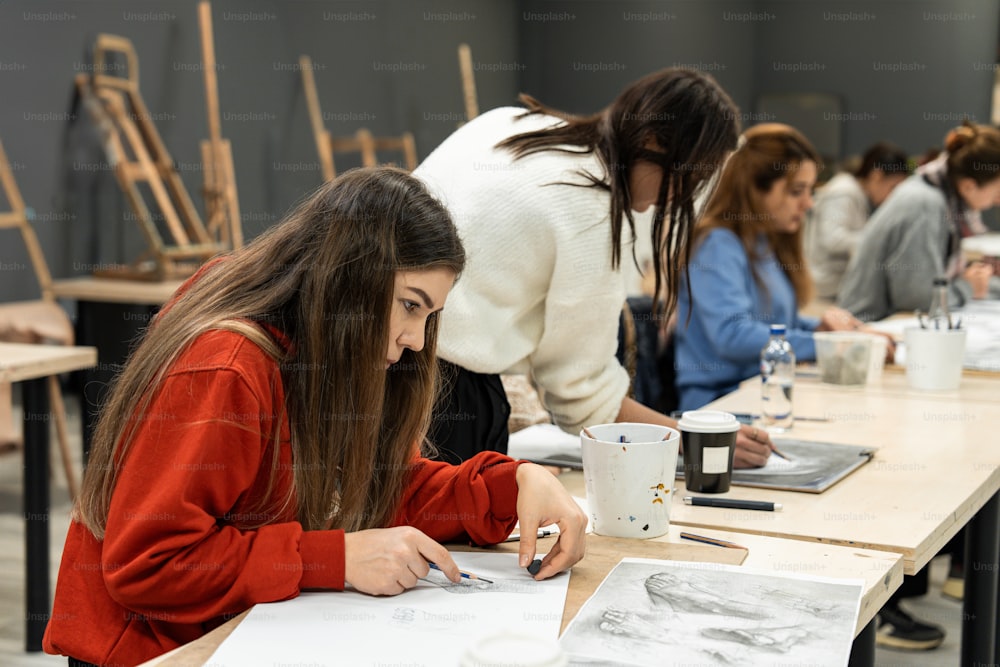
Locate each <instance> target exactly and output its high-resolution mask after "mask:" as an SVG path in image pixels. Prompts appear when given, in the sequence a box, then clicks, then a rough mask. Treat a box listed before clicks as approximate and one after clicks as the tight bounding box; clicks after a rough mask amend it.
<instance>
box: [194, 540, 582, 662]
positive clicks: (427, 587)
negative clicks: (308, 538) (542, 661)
mask: <svg viewBox="0 0 1000 667" xmlns="http://www.w3.org/2000/svg"><path fill="white" fill-rule="evenodd" d="M452 557H453V558H454V559H455V562H456V563H457V564H458V566H459V568H461V569H463V570H466V571H468V572H474V573H475V574H477V575H480V576H482V577H486V578H487V579H491V580H493V582H494V583H493V584H492V585H489V584H484V583H482V582H472V583H466V582H465V581H463V583H461V584H453V583H451V582H450V581H448V579H447V578H446V577H445V576H444V575H442V574H441V573H440V572H437V571H434V570H431V572H430V574H429V575H428V576H427V578H426V579H425V580H423V581H421V582H420V583H419V584H418V585H417V587H416V588H413V589H410V590H408V591H406V592H404V593H402V594H400V595H396V596H393V597H374V596H370V595H364V594H362V593H358V592H356V591H352V590H348V591H343V592H329V593H303V594H302V595H300V596H299V597H297V598H295V599H293V600H287V601H285V602H276V603H271V604H259V605H257V606H256V607H254V608H253V610H251V612H250V613H249V614H248V615H247V617H246V618H245V619H243V622H242V623H240V625H239V626H238V627H237V628H236V629H235V630H233V633H232V634H231V635H230V636H229V637H228V638H227V639H226V640H225V641H224V642H223V643H222V645H221V646H219V648H218V650H216V652H215V654H214V655H213V656H212V658H211V660H209V662H208V664H210V665H212V666H213V667H222V666H224V665H225V666H230V665H231V666H232V667H245V666H246V665H282V664H287V665H309V666H310V667H319V666H321V665H322V666H325V665H330V666H333V665H357V666H361V665H379V664H382V665H390V664H392V665H397V664H398V665H407V666H411V665H412V666H416V665H428V666H434V667H437V666H439V665H458V664H459V661H460V660H461V657H462V655H463V653H464V652H465V650H466V648H467V647H468V646H469V645H470V644H471V643H472V642H474V641H476V639H477V638H479V637H481V636H483V635H485V634H488V633H491V632H494V631H497V630H501V629H504V628H512V629H516V630H518V631H521V632H527V633H531V634H536V635H538V636H541V637H545V638H548V639H550V640H555V639H556V637H558V636H559V626H560V624H561V622H562V615H563V607H564V606H565V603H566V591H567V589H568V587H569V573H564V574H561V575H558V576H556V577H553V578H552V579H547V580H545V581H535V580H534V579H532V578H531V575H529V574H528V573H527V572H526V571H525V569H524V568H521V567H518V565H517V554H510V553H463V552H452ZM539 557H541V555H539Z"/></svg>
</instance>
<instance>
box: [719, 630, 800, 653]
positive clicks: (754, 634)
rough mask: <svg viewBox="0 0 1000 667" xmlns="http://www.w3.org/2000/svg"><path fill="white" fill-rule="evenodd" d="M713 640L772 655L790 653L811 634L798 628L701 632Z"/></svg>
mask: <svg viewBox="0 0 1000 667" xmlns="http://www.w3.org/2000/svg"><path fill="white" fill-rule="evenodd" d="M701 634H703V635H704V636H706V637H709V638H711V639H721V640H722V641H728V642H735V643H737V644H743V645H744V646H748V647H751V646H752V647H754V648H758V649H761V650H764V651H769V652H771V653H788V651H789V650H791V649H792V648H794V647H795V646H797V645H798V644H800V643H802V641H803V640H805V639H808V638H809V632H807V631H806V630H803V629H802V628H798V627H783V628H705V629H703V630H702V631H701Z"/></svg>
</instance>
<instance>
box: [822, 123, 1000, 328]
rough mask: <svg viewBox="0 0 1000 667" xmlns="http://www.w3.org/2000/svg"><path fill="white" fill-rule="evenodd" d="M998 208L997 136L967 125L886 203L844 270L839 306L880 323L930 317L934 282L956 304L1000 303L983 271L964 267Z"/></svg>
mask: <svg viewBox="0 0 1000 667" xmlns="http://www.w3.org/2000/svg"><path fill="white" fill-rule="evenodd" d="M998 204H1000V130H997V129H996V128H993V127H990V126H987V125H975V124H972V123H969V122H966V123H965V124H964V125H962V126H961V127H958V128H956V129H954V130H952V131H951V132H950V133H949V134H948V136H947V138H946V139H945V152H944V153H942V154H941V155H940V156H939V157H938V158H937V159H936V160H934V161H933V162H930V163H928V164H926V165H924V166H923V167H921V168H920V169H919V170H918V171H917V173H916V174H914V175H913V176H911V177H909V178H908V179H906V181H904V182H903V183H902V185H900V186H899V187H897V188H896V189H895V190H893V192H892V194H890V195H889V197H888V199H886V201H885V203H883V204H882V206H880V207H879V208H878V210H877V211H875V214H874V215H872V217H871V219H870V220H869V222H868V224H867V225H866V226H865V230H864V233H863V234H862V237H861V241H860V243H859V244H858V249H857V251H856V252H855V253H854V255H853V257H852V258H851V261H850V263H849V264H848V266H847V272H846V273H845V275H844V280H843V282H842V283H841V286H840V293H839V295H838V298H837V302H838V305H840V306H841V307H842V308H844V309H846V310H849V311H850V312H851V313H853V314H854V315H855V316H857V317H858V318H860V319H862V320H865V321H870V320H880V319H882V318H884V317H887V316H889V315H891V314H893V313H895V312H897V311H912V310H923V309H926V308H927V306H928V304H930V301H931V293H932V287H933V281H934V278H938V277H944V278H947V279H948V280H949V282H950V283H951V286H952V288H951V292H952V301H953V303H954V304H955V305H961V304H963V303H965V302H966V301H968V300H969V299H983V298H997V297H1000V280H998V279H997V278H995V277H993V276H992V275H991V272H990V271H989V269H988V268H986V267H985V265H982V264H976V263H973V264H972V265H966V264H965V263H964V262H963V261H962V255H961V241H962V239H963V238H964V237H966V236H972V235H974V234H982V233H983V232H985V231H986V228H985V226H984V225H983V223H982V220H981V219H980V212H981V211H984V210H986V209H988V208H991V207H993V206H997V205H998Z"/></svg>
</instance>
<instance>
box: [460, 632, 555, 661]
mask: <svg viewBox="0 0 1000 667" xmlns="http://www.w3.org/2000/svg"><path fill="white" fill-rule="evenodd" d="M567 664H568V661H567V659H566V654H565V653H563V651H562V648H561V647H560V646H559V642H558V641H557V640H556V639H554V638H552V639H550V638H545V637H537V636H534V635H531V634H527V633H525V632H523V631H518V630H509V629H501V630H497V631H495V632H492V633H489V634H487V635H485V636H483V637H479V638H477V639H476V640H475V641H474V642H473V643H471V644H470V645H469V646H468V648H467V649H466V651H465V655H463V656H462V662H461V667H566V665H567Z"/></svg>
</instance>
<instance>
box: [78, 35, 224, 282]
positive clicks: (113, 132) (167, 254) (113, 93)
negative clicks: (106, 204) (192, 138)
mask: <svg viewBox="0 0 1000 667" xmlns="http://www.w3.org/2000/svg"><path fill="white" fill-rule="evenodd" d="M110 53H119V54H121V55H123V56H124V58H125V63H126V66H127V74H126V76H124V77H119V76H113V75H110V74H108V72H109V71H111V70H110V68H109V66H108V62H107V57H108V54H110ZM76 83H77V86H78V88H79V90H80V95H81V98H82V99H83V101H84V106H85V107H86V108H87V109H88V110H89V111H90V113H91V115H92V117H93V120H94V122H95V123H96V124H97V125H98V127H99V128H100V129H101V130H102V131H103V137H102V138H103V140H104V149H105V153H106V155H107V159H108V162H109V164H110V165H111V166H112V168H113V169H114V173H115V178H116V180H117V181H118V185H119V186H120V187H121V189H122V192H124V193H125V197H126V199H127V200H128V203H129V206H130V207H131V208H132V212H133V213H134V214H135V217H136V220H137V222H138V224H139V227H140V229H141V230H142V232H143V235H144V236H145V237H146V244H147V246H148V252H147V253H146V254H144V255H143V256H141V257H140V258H139V259H137V260H136V261H135V262H133V263H132V264H130V265H127V266H122V267H120V268H115V269H109V270H104V271H100V272H95V275H103V276H107V277H115V278H131V279H139V280H169V279H176V278H184V277H187V276H189V275H191V274H192V273H193V272H194V271H195V270H196V269H197V268H198V267H199V266H200V265H201V264H202V263H204V262H205V261H206V260H207V259H209V258H210V257H212V256H213V255H215V254H217V253H219V252H222V251H224V250H226V247H225V246H224V245H223V244H221V243H219V242H217V241H215V240H213V239H212V238H211V236H210V235H209V233H208V230H207V229H205V226H204V225H203V224H202V221H201V218H200V217H199V216H198V211H197V210H196V209H195V207H194V204H192V203H191V197H190V196H189V195H188V192H187V190H186V189H185V187H184V183H183V181H182V180H181V178H180V175H179V174H178V173H177V170H176V169H175V168H174V160H173V158H172V157H171V156H170V153H169V152H168V151H167V148H166V146H165V145H164V143H163V140H162V139H161V138H160V135H159V133H158V132H157V131H156V127H155V126H154V125H153V123H152V120H151V116H150V113H149V111H148V110H147V108H146V104H145V103H144V102H143V100H142V96H141V95H140V94H139V64H138V58H137V57H136V53H135V49H134V48H133V46H132V42H130V41H129V40H127V39H125V38H124V37H118V36H116V35H107V34H101V35H98V36H97V41H96V43H95V45H94V69H93V74H92V75H87V74H80V75H78V76H77V78H76ZM216 164H218V163H216ZM139 183H145V184H146V185H148V186H149V189H150V190H151V191H152V194H153V199H154V201H155V203H156V206H157V208H158V209H159V211H160V213H161V214H162V216H163V222H164V224H165V226H166V230H167V231H168V232H169V234H170V236H171V240H172V243H171V244H167V243H165V242H164V240H163V237H162V236H161V235H160V232H159V230H158V229H157V226H156V223H155V222H154V220H153V215H152V214H151V213H150V210H149V208H148V207H147V206H146V202H145V200H144V198H143V196H142V193H141V192H140V191H139V188H138V184H139Z"/></svg>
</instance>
